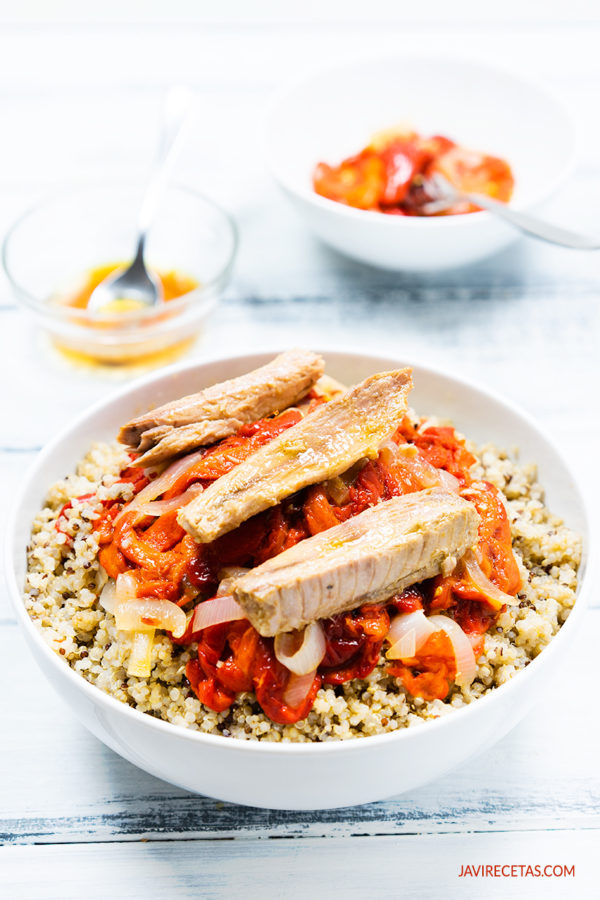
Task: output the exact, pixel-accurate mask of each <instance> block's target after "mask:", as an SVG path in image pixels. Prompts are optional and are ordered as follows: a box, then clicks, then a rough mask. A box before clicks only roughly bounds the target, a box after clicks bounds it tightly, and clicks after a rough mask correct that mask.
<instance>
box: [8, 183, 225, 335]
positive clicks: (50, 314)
mask: <svg viewBox="0 0 600 900" xmlns="http://www.w3.org/2000/svg"><path fill="white" fill-rule="evenodd" d="M106 187H115V188H118V187H122V188H127V187H134V188H135V187H141V188H143V187H145V182H144V181H142V180H137V179H135V178H133V179H132V178H128V177H125V176H123V177H122V178H119V177H114V178H110V179H97V180H84V179H82V180H81V181H70V182H68V184H63V185H62V186H61V187H59V188H57V189H55V190H53V191H49V192H47V193H45V194H44V195H43V196H42V197H40V198H39V199H38V200H36V201H35V202H34V203H32V204H31V205H30V206H28V207H27V208H26V209H25V210H23V212H21V213H20V214H19V215H18V216H17V218H16V219H14V220H13V221H12V223H11V225H10V226H9V227H8V229H7V231H6V233H5V235H4V238H3V240H2V251H1V260H2V268H3V270H4V273H5V275H6V278H7V280H8V282H9V284H10V287H11V289H12V291H13V293H14V294H15V295H16V297H17V298H18V299H19V300H22V301H24V303H25V304H26V305H27V306H28V307H30V308H31V309H33V310H34V311H35V312H36V313H37V314H39V315H41V316H43V317H45V318H50V319H53V320H56V319H58V320H61V321H65V320H69V318H70V317H72V314H73V310H72V308H70V307H68V306H64V307H61V306H60V305H58V304H56V305H53V304H49V303H48V302H47V299H48V298H47V297H46V298H44V299H40V298H39V297H36V296H35V295H34V294H32V293H31V291H30V290H29V289H28V288H26V287H25V286H24V285H23V284H22V283H20V282H19V280H18V279H17V278H16V277H15V276H14V274H13V272H12V271H11V267H10V263H9V254H10V247H11V241H12V240H13V238H14V236H15V234H16V233H17V232H18V230H19V228H20V227H21V226H22V225H23V223H24V222H25V221H26V220H27V219H29V218H30V217H32V216H33V215H35V213H37V212H39V211H41V210H42V209H44V207H48V206H51V205H52V204H53V203H57V202H60V201H61V200H64V199H67V198H68V197H73V196H76V195H77V194H78V193H82V192H83V191H85V190H88V189H91V190H94V189H98V190H99V189H102V188H106ZM169 191H179V192H181V193H184V194H187V195H190V196H192V197H193V198H195V199H196V200H199V201H200V202H201V203H203V204H204V205H205V206H206V207H210V208H211V210H212V212H216V213H217V215H218V216H220V217H221V219H222V221H223V222H224V223H225V225H226V227H227V229H228V231H229V237H230V240H231V247H230V250H229V252H228V255H227V258H226V260H225V262H224V264H223V265H222V266H221V267H220V268H219V269H218V271H217V272H216V273H215V274H214V275H213V276H212V278H210V279H209V280H208V281H202V282H201V283H200V284H199V285H198V287H196V288H193V290H191V291H186V293H185V294H182V295H181V296H180V297H176V298H174V299H173V300H169V312H170V313H172V314H173V317H174V318H176V317H177V313H178V312H179V311H182V310H184V309H185V308H186V307H187V306H188V304H189V298H190V297H191V296H192V295H193V294H198V295H200V296H205V295H206V296H210V295H211V294H212V293H213V292H214V291H215V289H218V287H219V285H220V284H221V283H222V282H223V281H226V280H227V278H228V277H229V275H230V273H231V270H232V268H233V264H234V262H235V258H236V255H237V251H238V248H239V230H238V226H237V224H236V222H235V219H234V218H233V216H232V215H231V214H230V213H229V212H227V210H225V209H224V208H223V207H222V206H221V205H220V204H218V203H216V202H215V201H214V200H212V199H211V198H210V197H208V196H207V195H206V194H204V193H202V192H201V191H198V190H196V189H195V188H192V187H188V186H186V185H184V184H181V183H179V182H173V183H171V184H169V185H167V187H166V189H165V193H168V192H169ZM48 296H49V295H48ZM80 312H81V313H84V314H85V311H84V310H81V311H80ZM155 315H156V309H155V307H148V309H147V310H143V311H139V310H136V311H134V312H129V313H124V314H120V320H121V321H130V322H131V323H132V324H135V322H140V323H143V322H145V321H146V320H147V319H149V318H152V317H153V316H155ZM89 318H90V321H93V319H92V316H90V317H89ZM170 318H171V316H170ZM71 321H72V319H71ZM84 323H85V315H84V316H82V317H81V321H80V323H78V325H79V326H80V327H81V328H87V326H86V324H84Z"/></svg>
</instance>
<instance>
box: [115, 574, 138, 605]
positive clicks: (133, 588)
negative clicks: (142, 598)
mask: <svg viewBox="0 0 600 900" xmlns="http://www.w3.org/2000/svg"><path fill="white" fill-rule="evenodd" d="M115 600H116V602H117V603H125V602H127V601H129V600H137V581H136V580H135V578H134V577H133V575H131V573H130V572H123V573H122V574H121V575H118V576H117V581H116V585H115Z"/></svg>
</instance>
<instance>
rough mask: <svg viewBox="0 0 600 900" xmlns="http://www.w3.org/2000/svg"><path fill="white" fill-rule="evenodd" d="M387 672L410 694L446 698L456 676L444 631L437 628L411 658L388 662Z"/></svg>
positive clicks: (454, 664) (426, 697)
mask: <svg viewBox="0 0 600 900" xmlns="http://www.w3.org/2000/svg"><path fill="white" fill-rule="evenodd" d="M387 671H388V672H389V674H390V675H394V676H395V677H396V678H399V679H400V681H401V682H402V684H403V685H404V687H405V688H406V690H407V691H408V692H409V693H410V694H412V696H413V697H422V698H423V699H424V700H445V699H446V697H447V696H448V691H449V690H450V687H451V685H452V682H453V681H454V679H455V678H456V661H455V657H454V651H453V649H452V643H451V641H450V638H449V637H448V635H447V634H445V633H444V632H443V631H436V632H435V633H434V634H432V635H431V637H429V638H428V639H427V641H426V642H425V644H424V645H423V646H422V647H421V649H420V651H419V652H418V654H417V655H416V656H415V657H414V658H413V659H404V660H402V662H400V661H398V662H393V663H391V664H389V665H388V669H387Z"/></svg>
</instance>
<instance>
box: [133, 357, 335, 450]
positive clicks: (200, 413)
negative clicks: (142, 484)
mask: <svg viewBox="0 0 600 900" xmlns="http://www.w3.org/2000/svg"><path fill="white" fill-rule="evenodd" d="M323 368H324V362H323V359H322V357H321V356H319V355H318V354H316V353H312V352H311V351H308V350H289V351H287V352H286V353H281V354H280V355H279V356H277V357H275V359H273V360H272V361H271V362H270V363H267V365H265V366H261V368H260V369H255V370H254V371H253V372H248V373H247V374H246V375H241V376H240V377H238V378H232V379H230V380H229V381H224V382H222V383H220V384H214V385H212V386H211V387H209V388H206V389H205V390H203V391H200V392H199V393H198V394H190V395H189V396H188V397H182V398H181V399H180V400H174V401H173V402H171V403H167V404H165V405H164V406H160V407H158V408H157V409H153V410H150V412H148V413H145V414H144V415H142V416H138V417H137V418H136V419H132V421H131V422H128V423H127V424H126V425H124V426H123V427H122V428H121V430H120V432H119V440H120V441H121V443H123V444H128V445H129V446H130V447H131V448H132V449H133V450H136V451H137V452H140V453H143V454H144V455H143V456H142V457H141V458H139V459H137V460H136V465H143V466H146V465H154V464H155V463H159V462H162V461H163V460H165V459H170V458H171V457H173V456H177V455H179V454H181V453H188V452H189V451H190V450H194V449H195V448H197V447H201V446H205V445H207V444H213V443H214V442H215V441H218V440H221V439H222V438H225V437H228V436H229V435H230V434H234V433H235V432H236V431H237V430H238V429H239V428H241V426H242V425H247V424H248V423H250V422H255V421H256V420H257V419H261V418H263V417H264V416H270V415H273V413H277V412H281V411H282V410H284V409H287V407H288V406H293V404H294V403H296V402H297V401H298V400H300V399H301V398H302V397H304V396H305V394H307V393H308V392H309V391H310V389H311V388H312V387H313V385H314V384H315V383H316V381H317V380H318V379H319V378H320V376H321V375H322V374H323Z"/></svg>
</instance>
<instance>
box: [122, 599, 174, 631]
mask: <svg viewBox="0 0 600 900" xmlns="http://www.w3.org/2000/svg"><path fill="white" fill-rule="evenodd" d="M115 620H116V626H117V629H118V630H119V631H135V632H149V631H154V629H155V628H163V629H164V630H165V631H170V632H171V633H172V635H173V637H174V638H179V637H181V635H182V634H183V633H184V631H185V629H186V625H187V618H186V615H185V613H184V611H183V610H182V609H181V608H180V607H179V606H177V604H175V603H171V601H170V600H159V599H158V598H156V597H139V598H138V599H136V600H125V601H123V602H120V603H117V604H116V606H115Z"/></svg>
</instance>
